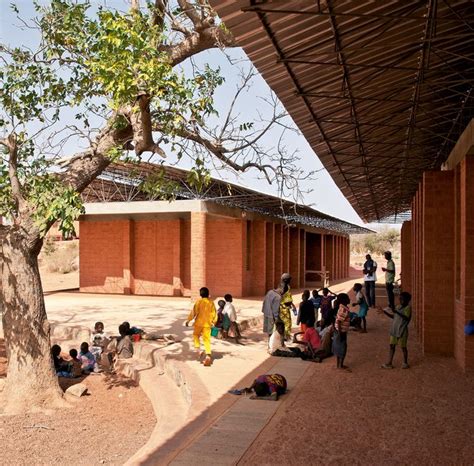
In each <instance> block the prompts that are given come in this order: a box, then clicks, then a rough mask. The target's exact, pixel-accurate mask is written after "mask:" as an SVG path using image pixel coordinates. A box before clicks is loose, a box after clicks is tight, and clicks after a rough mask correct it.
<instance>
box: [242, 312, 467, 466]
mask: <svg viewBox="0 0 474 466" xmlns="http://www.w3.org/2000/svg"><path fill="white" fill-rule="evenodd" d="M389 325H390V319H388V318H384V317H382V316H379V315H378V314H375V313H374V312H373V311H370V312H369V316H368V330H369V333H367V334H359V333H351V334H350V335H349V340H348V356H347V364H348V365H349V366H350V367H351V368H352V373H345V372H339V371H337V370H336V369H335V368H334V365H335V360H334V358H331V359H330V360H326V361H324V362H323V363H322V364H314V365H312V367H311V369H310V371H309V372H308V373H307V374H306V375H305V377H304V378H303V380H302V381H301V382H300V384H299V385H298V386H297V387H296V389H297V390H298V396H297V397H295V398H293V401H292V402H291V403H286V404H283V405H282V408H281V409H279V410H278V411H277V413H276V415H275V416H274V417H273V418H272V419H271V421H270V422H269V424H268V425H267V427H266V428H265V429H263V431H262V432H261V433H260V435H259V436H258V437H257V438H256V440H255V441H254V443H253V444H252V446H251V447H250V449H249V450H248V451H247V452H246V454H245V455H244V456H243V458H242V459H241V461H240V462H239V463H238V464H239V465H240V464H242V465H253V464H261V465H262V464H263V465H267V464H285V465H293V464H295V465H296V464H304V463H306V464H397V465H398V464H400V465H401V464H416V463H418V464H422V465H425V464H430V465H434V464H452V465H454V464H456V465H464V464H466V465H467V464H473V463H474V454H473V452H472V448H471V445H472V438H473V437H472V432H473V428H474V405H473V403H472V395H473V393H474V378H473V377H472V376H471V377H467V376H465V375H463V374H462V373H461V371H460V370H459V369H458V368H457V366H456V364H455V362H454V360H453V359H451V358H449V359H448V358H434V357H423V356H422V354H421V350H420V347H419V345H418V344H417V343H416V340H415V338H414V337H413V333H412V336H411V339H410V341H409V351H410V363H411V368H410V369H408V370H402V369H401V368H400V366H401V353H400V352H397V354H396V356H395V366H396V368H395V369H393V370H383V369H381V368H380V365H381V364H382V363H383V362H385V361H386V357H387V350H388V332H389Z"/></svg>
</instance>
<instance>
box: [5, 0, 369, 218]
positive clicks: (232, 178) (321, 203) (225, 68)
mask: <svg viewBox="0 0 474 466" xmlns="http://www.w3.org/2000/svg"><path fill="white" fill-rule="evenodd" d="M10 3H12V1H11V0H0V5H1V6H0V42H1V43H7V44H9V45H10V46H19V45H27V46H32V45H33V44H34V43H35V39H36V37H35V36H34V34H33V33H31V32H30V31H27V30H26V31H25V30H22V29H20V28H19V27H18V26H19V21H18V20H17V19H16V17H15V14H13V13H12V12H11V10H10V8H8V5H9V4H10ZM14 3H15V4H16V5H18V6H19V8H20V11H21V12H22V17H27V18H31V17H33V16H34V10H33V6H32V1H31V0H16V1H15V2H14ZM41 3H47V2H46V1H45V0H44V1H42V2H41ZM107 3H108V4H109V5H113V6H117V7H120V6H121V5H125V0H109V1H108V2H107ZM227 53H228V55H230V57H231V58H232V62H233V63H235V62H239V65H238V66H236V65H233V64H231V62H230V60H229V59H228V58H227V57H226V56H225V55H224V54H223V53H222V52H221V51H219V50H213V51H208V52H203V53H201V54H200V55H199V56H197V57H196V58H195V60H196V62H197V63H198V64H204V63H209V65H210V66H211V67H220V69H221V75H222V76H223V77H224V78H225V83H224V85H223V86H222V87H221V88H220V89H219V90H218V91H217V93H216V101H215V104H216V108H217V110H218V112H219V114H220V115H224V114H225V113H226V109H227V108H228V106H229V104H230V100H231V99H232V97H233V94H234V92H235V89H236V86H237V84H238V83H239V82H240V78H239V67H240V68H246V69H248V67H249V66H250V63H249V62H247V63H245V61H246V60H247V57H246V56H245V53H244V52H243V51H242V50H241V49H232V50H227ZM186 66H187V65H185V68H186ZM270 92H271V90H270V88H269V86H268V85H267V84H266V82H265V81H264V79H263V78H262V77H261V76H260V75H257V76H256V77H255V78H254V79H253V82H252V86H251V89H250V90H249V91H248V92H246V93H244V94H243V95H242V98H241V100H240V101H239V103H238V106H237V109H236V110H237V112H238V113H239V115H240V118H242V121H245V122H249V121H252V119H253V118H254V117H255V116H257V112H258V111H260V112H263V113H265V111H266V107H265V105H264V104H263V102H262V100H261V97H267V96H269V94H270ZM71 117H72V115H71ZM287 124H288V125H293V127H294V126H295V125H294V123H293V121H292V120H291V118H289V117H288V120H287ZM277 137H278V135H277V133H275V132H274V133H270V134H269V135H268V136H267V137H266V138H265V139H264V140H263V142H264V144H268V147H271V146H272V145H273V144H274V140H275V138H277ZM285 144H286V146H287V147H288V148H289V149H290V150H291V151H293V150H296V151H297V152H298V156H299V157H300V158H301V160H300V161H298V164H299V165H300V166H301V167H302V168H303V169H304V170H306V171H317V173H316V175H315V176H314V178H313V179H311V180H306V181H304V182H302V183H301V186H302V190H303V191H310V192H308V193H306V194H304V196H303V203H304V204H306V205H309V206H311V207H312V208H314V209H317V210H320V211H322V212H325V213H327V214H330V215H333V216H335V217H338V218H341V219H343V220H346V221H349V222H352V223H356V224H358V225H362V224H363V222H362V220H361V219H360V217H359V216H358V214H357V213H356V212H355V211H354V209H353V208H352V206H351V205H350V204H349V202H348V201H347V200H346V198H345V197H344V196H343V194H342V193H341V191H340V190H339V188H338V187H337V186H336V184H335V183H334V181H333V180H332V178H331V176H330V175H329V174H328V172H327V171H326V170H325V169H324V167H323V165H322V163H321V162H320V160H319V159H318V157H317V154H315V153H314V151H313V150H312V149H311V147H310V146H309V144H308V143H307V142H306V139H305V138H304V137H303V136H302V135H300V134H297V133H295V132H287V133H286V136H285ZM74 149H77V148H68V150H74ZM167 163H174V160H173V156H171V157H169V158H168V159H167ZM179 166H180V167H182V168H189V167H188V166H186V165H184V166H183V164H180V165H179ZM212 175H213V176H216V177H218V178H221V179H225V180H226V181H229V182H234V183H238V184H240V185H243V186H247V187H249V188H252V189H255V190H258V191H261V192H265V193H268V194H277V188H276V186H272V185H269V184H268V183H267V182H266V181H265V180H264V179H262V178H261V177H260V176H259V175H258V174H257V173H256V172H255V171H251V172H248V173H245V174H239V175H237V174H235V173H233V172H230V171H228V170H227V171H225V172H218V173H217V172H213V173H212Z"/></svg>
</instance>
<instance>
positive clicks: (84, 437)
mask: <svg viewBox="0 0 474 466" xmlns="http://www.w3.org/2000/svg"><path fill="white" fill-rule="evenodd" d="M5 369H6V358H5V351H4V343H3V340H0V377H4V376H5ZM79 381H81V380H80V379H60V382H61V387H62V388H63V389H66V388H67V387H68V386H70V385H71V384H72V383H77V382H79ZM81 382H82V383H84V384H85V385H86V386H87V388H88V395H86V396H83V397H81V398H79V399H72V397H71V398H69V397H68V401H70V402H71V404H72V407H71V408H70V409H66V410H63V411H57V412H56V413H55V414H53V415H51V416H48V415H43V414H27V415H23V416H0V451H1V452H2V459H1V461H0V463H1V464H2V465H15V466H19V465H31V464H34V465H59V464H60V465H94V464H111V465H112V464H113V465H119V464H123V463H124V462H125V461H126V460H127V459H128V458H130V456H132V455H133V454H134V453H135V452H136V451H137V450H138V449H139V448H140V447H141V446H142V445H144V444H145V442H146V441H147V440H148V438H149V436H150V434H151V431H152V430H153V428H154V426H155V423H156V418H155V416H154V413H153V408H152V406H151V403H150V401H149V400H148V398H147V397H146V395H145V394H144V393H143V391H142V390H141V389H140V388H139V387H138V386H137V385H136V384H135V383H134V382H132V381H130V380H129V379H126V378H123V377H119V376H114V375H109V374H99V375H90V376H88V377H86V378H84V379H83V380H82V381H81Z"/></svg>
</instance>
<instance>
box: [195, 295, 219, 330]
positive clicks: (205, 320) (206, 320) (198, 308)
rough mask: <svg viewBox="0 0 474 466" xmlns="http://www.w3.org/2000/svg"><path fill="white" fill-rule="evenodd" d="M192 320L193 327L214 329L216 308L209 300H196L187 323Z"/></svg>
mask: <svg viewBox="0 0 474 466" xmlns="http://www.w3.org/2000/svg"><path fill="white" fill-rule="evenodd" d="M193 319H195V320H194V326H195V327H198V328H211V327H214V324H215V323H216V321H217V312H216V306H215V305H214V303H213V302H212V301H211V300H210V299H209V298H201V299H198V300H197V301H196V303H195V304H194V307H193V309H192V311H191V312H190V313H189V316H188V321H191V320H193Z"/></svg>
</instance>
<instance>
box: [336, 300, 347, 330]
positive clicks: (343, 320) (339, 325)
mask: <svg viewBox="0 0 474 466" xmlns="http://www.w3.org/2000/svg"><path fill="white" fill-rule="evenodd" d="M350 323H351V320H350V311H349V308H348V307H346V306H344V305H343V304H341V305H340V306H339V310H338V311H337V315H336V323H335V327H336V330H337V331H339V332H340V333H347V332H348V331H349V327H350Z"/></svg>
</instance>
